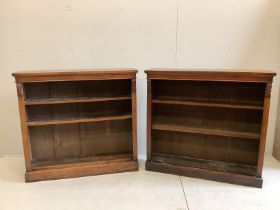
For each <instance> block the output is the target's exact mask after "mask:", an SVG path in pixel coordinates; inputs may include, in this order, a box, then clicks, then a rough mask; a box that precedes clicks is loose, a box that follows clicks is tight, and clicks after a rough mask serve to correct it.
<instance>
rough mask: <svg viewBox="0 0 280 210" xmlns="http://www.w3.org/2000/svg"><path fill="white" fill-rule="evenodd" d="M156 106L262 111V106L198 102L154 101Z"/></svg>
mask: <svg viewBox="0 0 280 210" xmlns="http://www.w3.org/2000/svg"><path fill="white" fill-rule="evenodd" d="M153 103H154V104H173V105H186V106H206V107H221V108H223V107H224V108H233V109H257V110H262V109H263V107H262V106H257V105H255V106H254V105H238V104H221V103H209V102H208V103H207V102H196V101H180V100H164V99H154V100H153Z"/></svg>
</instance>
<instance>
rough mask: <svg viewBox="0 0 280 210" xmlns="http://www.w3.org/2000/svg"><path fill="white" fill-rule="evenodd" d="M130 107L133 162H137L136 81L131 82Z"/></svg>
mask: <svg viewBox="0 0 280 210" xmlns="http://www.w3.org/2000/svg"><path fill="white" fill-rule="evenodd" d="M131 105H132V115H133V116H132V127H133V129H132V130H133V133H132V135H133V137H132V138H133V160H134V161H137V160H138V151H137V97H136V79H132V80H131Z"/></svg>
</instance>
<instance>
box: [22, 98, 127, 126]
mask: <svg viewBox="0 0 280 210" xmlns="http://www.w3.org/2000/svg"><path fill="white" fill-rule="evenodd" d="M125 114H131V100H125V101H104V102H94V103H71V104H52V105H35V106H28V107H27V117H28V120H29V121H39V120H61V119H76V118H90V117H106V116H114V115H125Z"/></svg>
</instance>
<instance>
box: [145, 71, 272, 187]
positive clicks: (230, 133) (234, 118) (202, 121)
mask: <svg viewBox="0 0 280 210" xmlns="http://www.w3.org/2000/svg"><path fill="white" fill-rule="evenodd" d="M145 72H146V73H147V84H148V89H147V90H148V100H147V103H148V104H147V162H146V170H150V171H157V172H164V173H171V174H178V175H185V176H190V177H198V178H203V179H209V180H215V181H222V182H228V183H233V184H241V185H247V186H254V187H262V182H263V180H262V168H263V159H264V150H265V142H266V132H267V124H268V113H269V103H270V92H271V84H272V80H273V77H274V76H275V75H276V74H275V73H274V72H271V71H241V70H239V71H233V70H224V71H223V70H216V71H215V70H184V69H179V70H170V69H150V70H146V71H145Z"/></svg>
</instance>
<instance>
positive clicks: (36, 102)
mask: <svg viewBox="0 0 280 210" xmlns="http://www.w3.org/2000/svg"><path fill="white" fill-rule="evenodd" d="M130 99H131V96H120V97H103V98H102V97H100V98H91V97H80V98H60V99H59V98H57V99H53V98H52V99H26V100H25V104H26V105H42V104H68V103H88V102H101V101H118V100H130Z"/></svg>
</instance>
